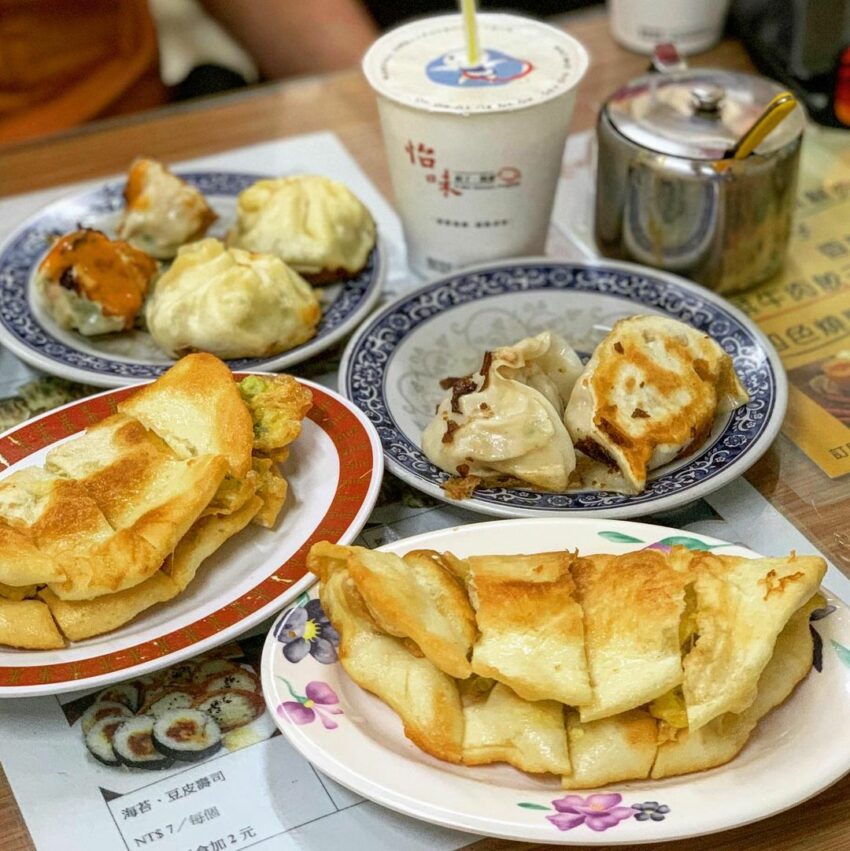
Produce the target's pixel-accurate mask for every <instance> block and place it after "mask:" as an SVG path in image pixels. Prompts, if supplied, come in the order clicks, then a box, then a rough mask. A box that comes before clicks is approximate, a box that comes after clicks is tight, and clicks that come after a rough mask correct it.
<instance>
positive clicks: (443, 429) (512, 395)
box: [422, 331, 582, 490]
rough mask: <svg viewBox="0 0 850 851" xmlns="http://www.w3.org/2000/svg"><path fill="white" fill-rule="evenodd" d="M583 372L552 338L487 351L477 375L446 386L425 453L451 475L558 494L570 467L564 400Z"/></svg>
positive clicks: (546, 333)
mask: <svg viewBox="0 0 850 851" xmlns="http://www.w3.org/2000/svg"><path fill="white" fill-rule="evenodd" d="M581 368H582V367H581V361H580V360H579V358H578V356H577V355H576V354H575V352H573V350H572V349H571V348H570V347H569V346H568V345H567V343H566V342H565V341H564V340H562V339H561V338H560V337H558V336H557V335H556V334H554V333H552V332H551V331H544V332H543V333H541V334H538V335H537V336H536V337H528V338H527V339H525V340H521V341H520V342H518V343H516V344H515V345H513V346H503V347H502V348H499V349H496V350H495V351H493V352H492V353H491V352H488V353H487V354H485V356H484V361H483V363H482V365H481V368H480V370H479V371H478V372H476V373H474V374H473V375H470V376H466V377H463V378H458V379H454V380H453V381H452V383H451V386H450V387H449V389H448V392H447V394H446V396H445V397H444V398H443V400H442V401H441V402H440V404H439V407H438V408H437V413H436V415H435V417H434V418H433V419H432V420H431V422H430V423H429V424H428V425H427V426H426V428H425V431H424V433H423V435H422V449H423V451H424V452H425V454H426V455H427V456H428V458H429V460H430V461H431V462H432V463H434V464H436V465H437V466H438V467H440V468H441V469H442V470H445V471H446V472H448V473H451V474H452V475H453V476H460V477H468V476H474V477H478V478H480V479H483V480H485V481H486V480H488V479H489V480H493V479H496V480H498V479H500V478H501V479H505V478H507V479H518V480H520V481H521V482H525V483H527V484H530V485H532V486H534V487H538V488H543V489H545V490H564V489H565V488H566V487H567V483H568V481H569V478H570V474H571V473H572V472H573V470H574V469H575V465H576V459H575V452H574V451H573V445H572V441H571V440H570V436H569V434H568V433H567V429H566V428H565V426H564V423H563V419H562V418H563V413H564V399H566V398H567V395H568V394H569V392H570V390H571V388H572V385H573V383H574V381H575V380H576V378H577V376H578V375H579V373H580V372H581Z"/></svg>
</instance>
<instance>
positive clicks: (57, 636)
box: [0, 599, 65, 650]
mask: <svg viewBox="0 0 850 851" xmlns="http://www.w3.org/2000/svg"><path fill="white" fill-rule="evenodd" d="M0 644H8V645H9V646H11V647H19V648H20V649H22V650H58V649H59V648H60V647H64V646H65V639H64V638H63V637H62V634H61V633H60V632H59V630H58V629H57V628H56V624H55V623H54V621H53V618H52V617H51V616H50V609H48V608H47V606H45V605H44V603H42V602H41V600H3V599H0Z"/></svg>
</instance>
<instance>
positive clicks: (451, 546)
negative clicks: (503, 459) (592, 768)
mask: <svg viewBox="0 0 850 851" xmlns="http://www.w3.org/2000/svg"><path fill="white" fill-rule="evenodd" d="M674 543H679V544H684V545H686V546H689V547H691V548H700V549H703V548H707V549H718V550H719V551H720V552H723V553H729V554H734V555H748V556H752V555H754V553H752V552H751V551H750V550H747V549H745V548H744V547H740V546H737V545H733V544H728V543H725V542H723V541H718V540H716V539H714V538H708V537H705V536H703V535H695V534H691V533H683V532H681V531H679V530H676V529H669V528H665V527H663V526H651V525H648V524H644V523H629V522H622V521H611V520H600V519H589V518H587V519H585V518H565V519H558V518H547V519H525V520H513V521H497V522H491V523H475V524H471V525H468V526H461V527H456V528H453V529H444V530H440V531H438V532H430V533H428V534H425V535H418V536H416V537H413V538H408V539H406V540H402V541H396V542H394V543H392V544H388V545H386V546H384V547H381V548H380V549H382V550H385V551H388V552H394V553H399V554H403V553H405V552H407V551H409V550H412V549H417V548H420V547H425V548H433V549H437V550H451V551H452V552H454V553H457V554H458V555H460V556H464V555H472V554H496V553H520V552H530V551H531V552H533V551H544V550H555V549H563V548H564V547H569V548H570V549H572V548H574V547H577V548H578V550H579V552H581V553H596V552H610V553H624V552H629V551H632V550H635V549H642V548H644V547H647V546H653V547H655V548H663V547H665V546H670V545H672V544H674ZM314 597H315V589H312V591H311V592H310V593H309V594H305V595H302V598H300V599H299V600H298V601H297V602H296V605H295V607H293V609H290V610H288V611H287V612H284V613H283V614H282V615H281V616H280V617H279V618H278V619H277V621H276V623H275V626H274V627H273V629H272V631H271V632H270V633H269V635H268V637H267V639H266V645H265V648H264V650H263V659H262V678H263V691H264V693H265V695H266V701H267V703H268V706H269V709H270V711H271V712H272V714H273V715H274V716H275V718H276V719H277V724H278V726H279V727H280V729H281V730H282V732H283V734H284V735H285V736H286V737H287V738H288V739H289V741H290V742H291V743H292V744H293V746H294V747H295V748H296V749H297V750H298V751H299V752H300V753H301V754H302V755H303V756H304V757H306V758H307V759H309V760H310V761H311V762H312V763H313V764H314V765H315V766H316V768H318V769H319V770H320V771H323V772H324V773H325V774H327V775H328V776H329V777H332V778H333V779H334V780H336V781H337V782H339V783H341V784H342V785H343V786H347V787H348V788H350V789H352V790H354V791H355V792H357V793H359V794H361V795H363V796H364V797H366V798H370V799H371V800H373V801H376V802H377V803H379V804H383V805H384V806H387V807H389V808H390V809H393V810H397V811H399V812H402V813H405V814H406V815H410V816H414V817H416V818H419V819H423V820H424V821H429V822H433V823H435V824H440V825H444V826H446V827H451V828H456V829H458V830H465V831H470V832H471V833H477V834H484V835H487V836H498V837H503V838H506V839H514V840H522V841H527V842H542V843H553V844H564V845H611V844H615V845H620V844H624V845H625V844H633V843H635V844H636V843H644V842H660V841H663V840H671V839H682V838H685V837H689V836H698V835H701V834H706V833H713V832H715V831H720V830H727V829H729V828H733V827H736V826H739V825H742V824H747V823H749V822H753V821H757V820H759V819H763V818H766V817H767V816H770V815H772V814H774V813H778V812H780V811H782V810H786V809H788V808H789V807H793V806H795V805H796V804H800V803H802V802H803V801H805V800H807V799H808V798H811V797H812V796H813V795H816V794H817V793H818V792H820V791H821V790H822V789H824V788H826V787H827V786H829V785H830V784H832V783H834V782H835V781H836V780H838V779H839V778H840V777H841V776H842V775H844V774H845V773H846V772H847V771H848V770H850V725H848V724H843V723H836V719H840V718H844V717H846V716H847V715H848V714H850V610H848V609H847V607H846V606H845V605H844V604H843V603H840V602H839V601H837V600H835V599H829V601H828V602H829V606H830V607H832V606H834V607H835V608H834V609H833V610H831V611H830V610H829V609H825V610H823V609H822V610H819V611H818V612H816V613H815V614H814V616H813V620H812V627H813V629H814V630H816V631H817V634H818V635H819V639H820V641H818V642H816V643H821V642H822V645H821V646H822V654H821V659H820V661H821V667H822V670H821V671H817V670H814V669H813V670H812V672H811V673H810V674H809V676H808V677H807V678H806V680H804V682H803V683H802V684H801V685H800V686H799V687H798V688H797V690H796V691H795V692H794V694H792V695H791V697H790V698H789V699H788V701H787V702H786V703H785V704H784V705H783V706H781V707H780V708H779V709H777V710H776V711H774V712H772V713H771V714H770V715H768V716H767V717H766V718H764V719H762V721H761V722H760V723H759V726H758V728H757V729H756V731H755V732H754V733H753V735H752V737H751V739H750V741H749V742H748V743H747V745H746V747H745V748H744V750H743V751H742V752H741V753H740V754H739V755H738V756H737V757H736V758H735V759H734V760H733V761H732V762H730V763H728V764H727V765H725V766H721V767H719V768H715V769H711V770H710V771H704V772H701V773H698V774H691V775H685V776H682V777H678V778H670V779H667V780H660V781H648V780H646V781H631V782H626V783H619V784H616V785H614V786H611V787H606V788H605V790H604V791H594V790H591V791H582V792H579V793H567V792H564V791H562V790H561V789H560V786H559V783H558V780H557V778H555V777H552V778H551V779H540V778H537V777H533V776H531V775H528V774H524V773H523V772H520V771H518V770H516V769H514V768H511V767H510V766H507V765H491V766H480V767H474V768H466V767H463V766H454V765H450V764H448V763H444V762H441V761H439V760H437V759H434V758H432V757H430V756H428V755H427V754H425V753H423V752H422V751H420V750H419V749H418V748H417V747H416V746H415V745H413V744H412V743H411V742H409V741H408V740H407V739H406V738H405V736H404V734H403V732H402V726H401V722H400V720H399V719H398V717H397V716H396V714H395V713H394V712H393V711H392V710H391V709H389V708H388V707H387V706H385V705H384V704H383V703H382V702H381V701H380V700H378V699H377V698H376V697H374V696H373V695H371V694H369V693H367V692H365V691H364V690H362V689H360V688H359V687H358V686H356V685H355V684H354V683H353V682H352V681H351V680H350V679H349V678H348V677H347V675H346V674H345V672H344V671H343V669H342V666H341V665H339V664H338V663H335V660H333V659H329V658H328V656H327V654H324V653H316V654H315V655H313V646H314V644H315V642H313V643H312V644H311V648H310V650H311V652H310V653H308V654H307V655H305V656H304V657H303V658H301V659H300V661H298V662H293V661H289V660H288V659H287V657H286V656H285V655H284V652H283V651H284V649H285V648H286V647H287V646H288V644H290V643H291V642H293V641H299V640H303V639H300V637H299V633H303V632H304V629H303V624H302V621H306V620H307V618H305V617H304V614H300V613H299V612H298V611H295V610H297V609H298V608H299V607H304V606H307V609H306V612H305V614H306V615H307V616H309V618H310V619H311V620H312V621H313V623H314V624H317V625H318V630H319V631H318V637H322V631H323V630H325V629H326V628H325V627H324V625H323V624H322V617H323V615H322V613H321V607H320V605H319V603H318V601H316V602H308V598H311V599H312V598H314ZM293 612H295V613H294V614H293ZM282 624H283V625H284V628H283V629H281V625H282ZM311 632H312V631H311ZM278 635H281V636H282V639H279V638H277V636H278ZM325 637H326V638H327V637H328V636H327V634H325ZM331 638H332V636H331ZM284 642H285V643H284ZM289 655H290V656H291V657H292V658H295V657H296V656H298V655H299V654H298V653H292V652H290V653H289ZM317 657H318V658H317ZM308 701H310V702H308ZM284 704H289V705H288V706H287V707H286V708H285V709H280V707H282V706H283V705H284ZM293 719H294V720H293ZM803 719H805V720H804V721H803ZM582 816H585V817H582Z"/></svg>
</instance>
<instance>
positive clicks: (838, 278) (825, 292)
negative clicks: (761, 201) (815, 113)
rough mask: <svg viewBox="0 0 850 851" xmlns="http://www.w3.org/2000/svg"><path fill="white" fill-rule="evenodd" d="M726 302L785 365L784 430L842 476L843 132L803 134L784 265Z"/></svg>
mask: <svg viewBox="0 0 850 851" xmlns="http://www.w3.org/2000/svg"><path fill="white" fill-rule="evenodd" d="M730 301H731V302H732V303H733V304H735V305H736V306H737V307H739V308H740V309H741V310H743V311H744V312H745V313H746V314H747V315H748V316H750V317H751V318H752V319H753V320H755V322H757V323H758V325H759V327H760V328H761V329H762V331H764V333H765V334H766V335H767V336H768V338H769V339H770V341H771V342H772V343H773V345H774V346H775V347H776V350H777V351H778V352H779V355H780V357H781V358H782V362H783V363H784V364H785V368H786V370H787V373H788V383H789V389H788V393H789V399H788V416H787V417H786V419H785V424H784V426H783V430H784V432H785V433H786V434H787V435H788V437H790V438H791V440H793V441H794V443H796V444H797V446H799V447H800V448H801V449H802V450H803V451H804V452H805V453H806V454H807V455H808V456H809V458H811V459H812V460H813V461H814V462H815V463H816V464H817V465H818V466H819V467H820V468H821V469H822V470H823V471H824V472H825V473H826V474H827V475H828V476H830V477H831V478H836V477H838V476H843V475H845V474H847V473H850V132H848V131H843V130H826V129H823V128H820V127H810V128H809V129H808V130H807V131H806V140H805V142H804V143H803V152H802V158H801V163H800V179H799V191H798V200H797V210H796V216H795V224H794V232H793V235H792V238H791V244H790V246H789V248H788V255H787V258H786V262H785V266H784V268H783V270H782V272H780V273H779V274H778V275H777V276H775V277H773V278H771V279H770V280H769V281H766V282H765V283H764V284H761V285H760V286H758V287H756V288H755V289H752V290H748V291H747V292H745V293H741V294H740V295H736V296H732V297H731V298H730Z"/></svg>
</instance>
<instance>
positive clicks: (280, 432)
mask: <svg viewBox="0 0 850 851" xmlns="http://www.w3.org/2000/svg"><path fill="white" fill-rule="evenodd" d="M239 392H240V393H241V394H242V398H243V400H244V401H245V404H246V405H247V406H248V410H249V411H250V412H251V413H250V415H251V420H252V422H253V431H254V449H255V451H257V452H261V453H264V454H266V455H269V456H270V457H272V458H273V460H275V461H276V462H278V463H283V461H285V460H286V457H285V454H284V453H283V452H282V450H284V449H285V448H286V447H287V446H289V444H290V443H292V441H293V440H295V438H296V437H298V435H299V434H301V422H302V420H303V419H304V417H306V416H307V413H308V412H309V410H310V407H311V406H312V404H313V394H312V393H311V392H310V389H309V387H305V386H304V385H303V384H301V383H300V382H299V381H298V380H297V379H295V378H293V377H292V376H291V375H249V376H248V377H247V378H243V379H242V381H240V382H239Z"/></svg>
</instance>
